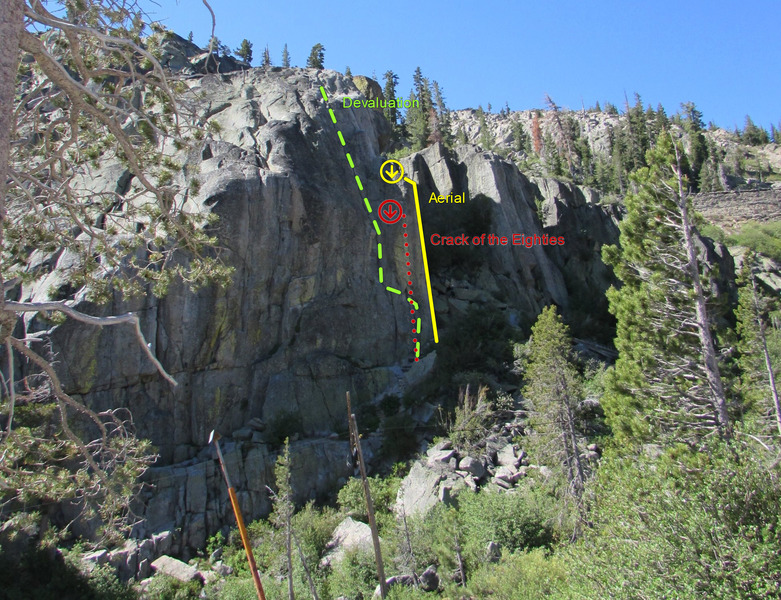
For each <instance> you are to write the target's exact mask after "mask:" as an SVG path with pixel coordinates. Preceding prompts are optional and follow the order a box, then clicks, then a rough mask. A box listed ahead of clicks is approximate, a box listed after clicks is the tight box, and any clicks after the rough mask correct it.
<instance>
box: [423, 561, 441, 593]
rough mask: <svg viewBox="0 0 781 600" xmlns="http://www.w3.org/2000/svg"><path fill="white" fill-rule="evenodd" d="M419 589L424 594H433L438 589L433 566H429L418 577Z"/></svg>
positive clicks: (436, 576) (435, 570)
mask: <svg viewBox="0 0 781 600" xmlns="http://www.w3.org/2000/svg"><path fill="white" fill-rule="evenodd" d="M419 580H420V589H422V590H423V591H424V592H435V591H437V589H438V588H439V575H438V574H437V568H436V567H435V566H434V565H430V566H428V567H427V568H426V570H425V571H423V573H421V575H420V577H419Z"/></svg>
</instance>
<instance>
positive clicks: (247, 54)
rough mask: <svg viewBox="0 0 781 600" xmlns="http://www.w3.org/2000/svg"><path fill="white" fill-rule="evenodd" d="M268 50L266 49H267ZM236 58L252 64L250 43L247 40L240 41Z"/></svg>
mask: <svg viewBox="0 0 781 600" xmlns="http://www.w3.org/2000/svg"><path fill="white" fill-rule="evenodd" d="M267 49H268V48H267ZM236 56H238V57H239V58H240V59H241V60H243V61H244V62H245V63H247V64H251V63H252V42H250V41H249V40H248V39H246V38H245V39H243V40H241V45H240V46H239V47H238V48H236Z"/></svg>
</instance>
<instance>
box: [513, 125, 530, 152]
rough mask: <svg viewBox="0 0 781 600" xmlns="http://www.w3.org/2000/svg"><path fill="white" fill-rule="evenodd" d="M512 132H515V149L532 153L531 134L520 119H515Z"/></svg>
mask: <svg viewBox="0 0 781 600" xmlns="http://www.w3.org/2000/svg"><path fill="white" fill-rule="evenodd" d="M512 134H513V148H514V149H515V151H516V152H525V153H526V154H530V153H531V141H530V140H529V136H528V135H527V134H526V130H525V129H524V128H523V123H521V121H520V120H518V121H513V126H512Z"/></svg>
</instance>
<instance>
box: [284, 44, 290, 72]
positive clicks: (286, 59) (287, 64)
mask: <svg viewBox="0 0 781 600" xmlns="http://www.w3.org/2000/svg"><path fill="white" fill-rule="evenodd" d="M282 66H283V67H290V52H288V51H287V44H285V47H284V48H282Z"/></svg>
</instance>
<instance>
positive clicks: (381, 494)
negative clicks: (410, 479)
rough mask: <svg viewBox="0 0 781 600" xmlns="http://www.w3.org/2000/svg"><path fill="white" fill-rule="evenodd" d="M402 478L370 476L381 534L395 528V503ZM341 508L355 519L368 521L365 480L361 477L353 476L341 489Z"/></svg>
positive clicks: (370, 485) (339, 495)
mask: <svg viewBox="0 0 781 600" xmlns="http://www.w3.org/2000/svg"><path fill="white" fill-rule="evenodd" d="M400 485H401V479H399V478H398V477H384V478H383V477H380V476H374V477H369V491H370V492H371V495H372V502H373V503H374V512H375V513H376V515H375V516H376V519H377V527H378V529H379V530H380V534H383V533H384V532H385V531H388V532H390V531H391V530H393V529H394V528H395V517H394V515H393V505H394V504H395V503H396V494H397V492H398V491H399V486H400ZM337 502H338V503H339V508H341V509H342V511H343V512H346V513H348V514H349V515H350V516H352V517H353V518H354V519H357V520H359V521H363V522H367V521H368V515H367V514H366V499H365V496H364V492H363V482H361V480H360V478H358V477H353V478H352V479H350V480H349V481H348V482H347V483H346V484H345V485H344V487H343V488H342V489H341V490H339V494H338V497H337Z"/></svg>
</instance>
